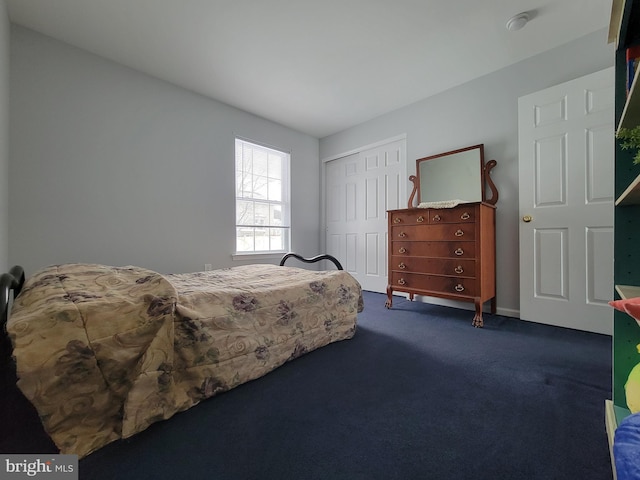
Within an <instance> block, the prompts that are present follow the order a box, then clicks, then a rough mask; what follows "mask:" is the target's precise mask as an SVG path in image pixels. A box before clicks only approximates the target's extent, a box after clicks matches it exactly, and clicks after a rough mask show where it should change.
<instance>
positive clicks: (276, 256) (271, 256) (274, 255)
mask: <svg viewBox="0 0 640 480" xmlns="http://www.w3.org/2000/svg"><path fill="white" fill-rule="evenodd" d="M286 254H287V252H265V253H234V254H232V255H231V258H232V259H233V260H234V261H236V262H244V261H249V260H280V259H281V258H282V257H283V256H285V255H286Z"/></svg>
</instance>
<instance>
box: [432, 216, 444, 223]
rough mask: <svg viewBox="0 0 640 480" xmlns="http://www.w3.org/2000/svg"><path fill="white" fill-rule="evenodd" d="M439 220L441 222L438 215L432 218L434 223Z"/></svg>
mask: <svg viewBox="0 0 640 480" xmlns="http://www.w3.org/2000/svg"><path fill="white" fill-rule="evenodd" d="M440 220H442V218H441V217H440V215H434V216H433V221H434V222H439V221H440Z"/></svg>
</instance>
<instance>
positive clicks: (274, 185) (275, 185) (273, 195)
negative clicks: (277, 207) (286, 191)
mask: <svg viewBox="0 0 640 480" xmlns="http://www.w3.org/2000/svg"><path fill="white" fill-rule="evenodd" d="M268 198H269V200H273V201H274V202H279V201H281V200H282V182H281V181H280V180H277V179H273V178H271V179H269V197H268Z"/></svg>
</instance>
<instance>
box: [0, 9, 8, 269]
mask: <svg viewBox="0 0 640 480" xmlns="http://www.w3.org/2000/svg"><path fill="white" fill-rule="evenodd" d="M9 266H10V265H9V16H8V14H7V7H6V4H5V0H0V272H6V271H7V269H8V268H9Z"/></svg>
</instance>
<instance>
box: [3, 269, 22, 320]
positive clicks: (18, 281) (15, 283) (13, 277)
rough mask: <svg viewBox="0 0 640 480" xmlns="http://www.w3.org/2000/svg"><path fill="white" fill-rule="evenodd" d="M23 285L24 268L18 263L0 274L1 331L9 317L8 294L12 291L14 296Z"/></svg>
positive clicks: (14, 296)
mask: <svg viewBox="0 0 640 480" xmlns="http://www.w3.org/2000/svg"><path fill="white" fill-rule="evenodd" d="M23 285H24V269H23V268H22V267H21V266H20V265H15V266H13V267H11V269H9V272H8V273H3V274H2V275H0V330H1V331H3V332H4V331H5V328H6V324H7V319H8V317H9V298H10V294H11V292H13V298H16V297H17V296H18V295H19V294H20V291H21V290H22V286H23Z"/></svg>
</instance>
